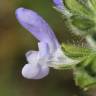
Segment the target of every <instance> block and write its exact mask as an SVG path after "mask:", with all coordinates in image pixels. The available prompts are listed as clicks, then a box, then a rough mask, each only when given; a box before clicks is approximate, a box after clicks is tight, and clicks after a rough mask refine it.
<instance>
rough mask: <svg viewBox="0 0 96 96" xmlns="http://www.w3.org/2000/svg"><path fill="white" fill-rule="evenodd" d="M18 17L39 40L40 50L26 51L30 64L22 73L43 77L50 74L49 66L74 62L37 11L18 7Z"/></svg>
mask: <svg viewBox="0 0 96 96" xmlns="http://www.w3.org/2000/svg"><path fill="white" fill-rule="evenodd" d="M16 18H17V19H18V21H19V23H20V24H21V25H22V26H23V27H24V28H26V29H27V30H28V31H29V32H30V33H31V34H32V35H33V36H34V37H36V39H38V40H39V43H38V48H39V51H33V50H30V51H28V52H27V53H26V58H27V61H28V64H25V65H24V67H23V69H22V75H23V76H24V77H25V78H28V79H41V78H43V77H45V76H46V75H48V73H49V67H54V68H55V67H56V66H55V64H56V65H58V64H70V63H74V60H73V59H70V58H68V57H67V56H65V55H64V53H63V52H62V50H61V47H60V44H59V42H58V40H57V38H56V36H55V34H54V32H53V30H52V29H51V28H50V26H49V25H48V24H47V23H46V21H45V20H44V19H43V18H42V17H41V16H39V15H38V14H37V13H36V12H34V11H32V10H29V9H25V8H18V9H17V10H16Z"/></svg>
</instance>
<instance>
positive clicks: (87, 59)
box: [62, 44, 96, 89]
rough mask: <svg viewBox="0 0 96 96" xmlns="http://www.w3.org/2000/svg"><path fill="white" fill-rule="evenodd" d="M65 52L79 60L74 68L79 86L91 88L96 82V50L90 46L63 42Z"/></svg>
mask: <svg viewBox="0 0 96 96" xmlns="http://www.w3.org/2000/svg"><path fill="white" fill-rule="evenodd" d="M62 49H63V51H64V54H65V55H66V56H68V57H70V58H72V59H75V60H79V61H80V62H78V63H77V64H75V66H68V67H71V68H72V69H73V74H74V80H75V83H76V85H77V86H79V87H80V88H83V89H89V88H90V87H92V86H93V85H95V84H96V51H93V50H92V49H89V48H83V47H77V46H75V45H74V46H72V45H68V44H62Z"/></svg>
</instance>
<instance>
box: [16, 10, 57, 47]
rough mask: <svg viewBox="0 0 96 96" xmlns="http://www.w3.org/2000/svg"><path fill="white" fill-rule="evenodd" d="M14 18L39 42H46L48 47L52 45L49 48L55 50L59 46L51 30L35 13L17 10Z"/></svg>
mask: <svg viewBox="0 0 96 96" xmlns="http://www.w3.org/2000/svg"><path fill="white" fill-rule="evenodd" d="M16 17H17V19H18V21H19V22H20V24H21V25H22V26H23V27H25V28H26V29H27V30H28V31H29V32H31V33H32V34H33V35H34V36H35V37H36V38H37V39H38V40H39V41H43V42H47V43H48V44H49V46H50V45H53V46H50V47H52V48H57V47H58V46H59V43H58V40H57V39H56V37H55V34H54V33H53V30H52V29H51V28H50V26H49V25H48V24H47V23H46V22H45V20H44V19H43V18H42V17H41V16H39V15H38V14H37V13H36V12H34V11H32V10H29V9H25V8H18V9H17V10H16Z"/></svg>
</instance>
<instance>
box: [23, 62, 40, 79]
mask: <svg viewBox="0 0 96 96" xmlns="http://www.w3.org/2000/svg"><path fill="white" fill-rule="evenodd" d="M39 72H40V67H39V65H35V64H26V65H25V66H24V67H23V69H22V75H23V77H25V78H27V79H35V77H36V76H38V74H39Z"/></svg>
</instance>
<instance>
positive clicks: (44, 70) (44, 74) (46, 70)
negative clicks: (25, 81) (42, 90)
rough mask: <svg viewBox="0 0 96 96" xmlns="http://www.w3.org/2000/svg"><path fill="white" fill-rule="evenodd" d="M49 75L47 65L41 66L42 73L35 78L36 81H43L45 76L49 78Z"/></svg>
mask: <svg viewBox="0 0 96 96" xmlns="http://www.w3.org/2000/svg"><path fill="white" fill-rule="evenodd" d="M48 73H49V67H48V66H47V64H42V65H41V66H40V72H39V74H38V76H36V77H35V79H42V78H44V77H45V76H47V75H48Z"/></svg>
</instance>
